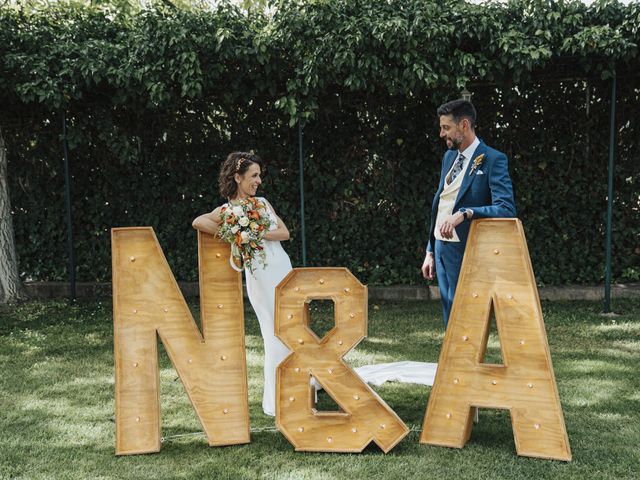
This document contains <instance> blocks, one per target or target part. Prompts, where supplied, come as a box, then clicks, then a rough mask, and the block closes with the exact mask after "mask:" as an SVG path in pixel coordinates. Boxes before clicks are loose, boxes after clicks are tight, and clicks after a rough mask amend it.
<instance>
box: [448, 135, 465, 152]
mask: <svg viewBox="0 0 640 480" xmlns="http://www.w3.org/2000/svg"><path fill="white" fill-rule="evenodd" d="M462 140H463V138H462V137H460V138H447V148H448V149H449V150H459V149H460V145H462ZM449 143H451V145H449Z"/></svg>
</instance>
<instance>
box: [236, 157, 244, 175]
mask: <svg viewBox="0 0 640 480" xmlns="http://www.w3.org/2000/svg"><path fill="white" fill-rule="evenodd" d="M242 160H244V158H242V157H240V158H239V159H238V163H236V173H238V172H239V171H240V167H241V166H242Z"/></svg>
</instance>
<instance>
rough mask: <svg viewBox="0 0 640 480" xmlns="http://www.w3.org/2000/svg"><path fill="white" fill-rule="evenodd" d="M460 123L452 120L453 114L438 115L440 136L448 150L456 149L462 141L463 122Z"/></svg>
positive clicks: (463, 120)
mask: <svg viewBox="0 0 640 480" xmlns="http://www.w3.org/2000/svg"><path fill="white" fill-rule="evenodd" d="M465 120H466V119H462V120H461V121H460V123H456V122H455V121H454V120H453V115H441V116H440V138H442V139H443V140H444V141H445V143H446V144H447V148H448V149H449V150H458V148H460V145H462V142H463V141H464V122H465Z"/></svg>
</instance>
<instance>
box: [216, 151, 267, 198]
mask: <svg viewBox="0 0 640 480" xmlns="http://www.w3.org/2000/svg"><path fill="white" fill-rule="evenodd" d="M254 163H257V164H258V165H259V166H260V171H261V172H263V173H264V162H263V161H262V159H261V158H260V157H259V156H258V155H256V154H255V153H249V152H231V153H230V154H229V155H227V159H226V160H225V161H224V163H223V164H222V167H221V168H220V176H219V177H218V188H219V190H220V195H222V196H223V197H224V198H231V197H233V196H234V195H235V194H236V190H237V189H238V185H237V184H236V180H235V175H236V173H237V174H239V175H244V173H245V172H246V171H247V170H248V169H249V167H250V166H251V165H253V164H254Z"/></svg>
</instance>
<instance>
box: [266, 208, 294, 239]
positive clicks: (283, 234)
mask: <svg viewBox="0 0 640 480" xmlns="http://www.w3.org/2000/svg"><path fill="white" fill-rule="evenodd" d="M265 202H267V206H268V207H269V208H270V209H271V211H272V212H273V213H276V211H275V210H274V209H273V207H272V206H271V204H270V203H269V201H268V200H266V199H265ZM276 217H277V219H278V228H276V229H275V230H270V231H268V232H267V233H266V234H265V236H264V238H265V240H277V241H283V240H289V237H290V236H289V229H288V228H287V226H286V225H285V224H284V222H283V221H282V219H281V218H280V217H278V214H276Z"/></svg>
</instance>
